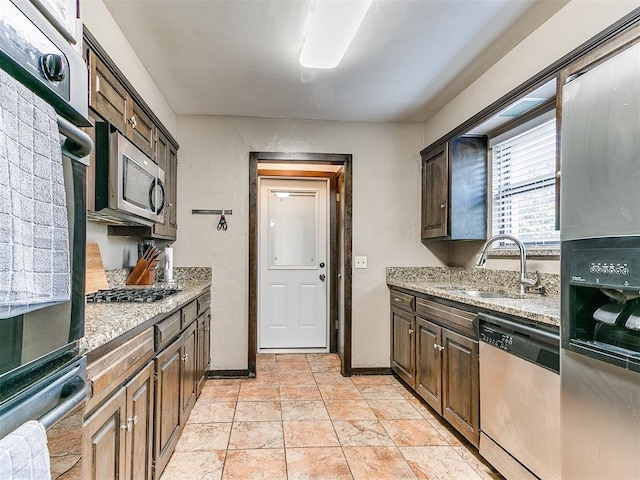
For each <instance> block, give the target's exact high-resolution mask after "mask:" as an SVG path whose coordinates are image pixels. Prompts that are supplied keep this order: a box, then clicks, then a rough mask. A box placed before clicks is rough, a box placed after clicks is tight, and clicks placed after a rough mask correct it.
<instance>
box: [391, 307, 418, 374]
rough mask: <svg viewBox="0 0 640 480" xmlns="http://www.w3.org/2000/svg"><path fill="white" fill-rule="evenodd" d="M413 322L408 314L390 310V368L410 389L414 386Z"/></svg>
mask: <svg viewBox="0 0 640 480" xmlns="http://www.w3.org/2000/svg"><path fill="white" fill-rule="evenodd" d="M415 322H416V317H415V316H413V315H411V314H410V313H407V312H405V311H403V310H399V309H397V308H391V368H392V369H393V370H394V371H395V372H396V373H397V374H398V376H399V377H400V378H402V379H403V380H404V381H405V382H407V383H408V384H409V385H411V387H414V385H415V359H416V355H415V342H414V330H415Z"/></svg>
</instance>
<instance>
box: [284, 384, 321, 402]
mask: <svg viewBox="0 0 640 480" xmlns="http://www.w3.org/2000/svg"><path fill="white" fill-rule="evenodd" d="M280 400H322V395H320V390H318V386H317V385H316V384H315V383H313V384H311V385H289V384H284V385H283V384H281V385H280Z"/></svg>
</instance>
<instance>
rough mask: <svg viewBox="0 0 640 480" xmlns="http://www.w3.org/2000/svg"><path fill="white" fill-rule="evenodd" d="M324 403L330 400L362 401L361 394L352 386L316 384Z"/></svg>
mask: <svg viewBox="0 0 640 480" xmlns="http://www.w3.org/2000/svg"><path fill="white" fill-rule="evenodd" d="M318 388H319V389H320V393H321V394H322V398H323V399H324V401H325V402H327V401H331V400H363V397H362V394H361V393H360V392H359V391H358V389H357V388H356V387H355V385H353V384H318Z"/></svg>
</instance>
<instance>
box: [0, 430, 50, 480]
mask: <svg viewBox="0 0 640 480" xmlns="http://www.w3.org/2000/svg"><path fill="white" fill-rule="evenodd" d="M0 478H1V479H2V480H51V466H50V460H49V448H48V447H47V432H46V430H45V428H44V425H42V424H41V423H40V422H38V421H36V420H31V421H29V422H27V423H25V424H23V425H22V426H20V427H18V428H17V429H16V430H14V431H13V432H11V433H10V434H9V435H7V436H6V437H4V438H3V439H1V440H0Z"/></svg>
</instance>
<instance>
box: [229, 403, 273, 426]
mask: <svg viewBox="0 0 640 480" xmlns="http://www.w3.org/2000/svg"><path fill="white" fill-rule="evenodd" d="M280 420H282V409H281V408H280V401H279V400H270V401H268V402H238V404H237V405H236V415H235V417H234V421H235V422H279V421H280Z"/></svg>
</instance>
